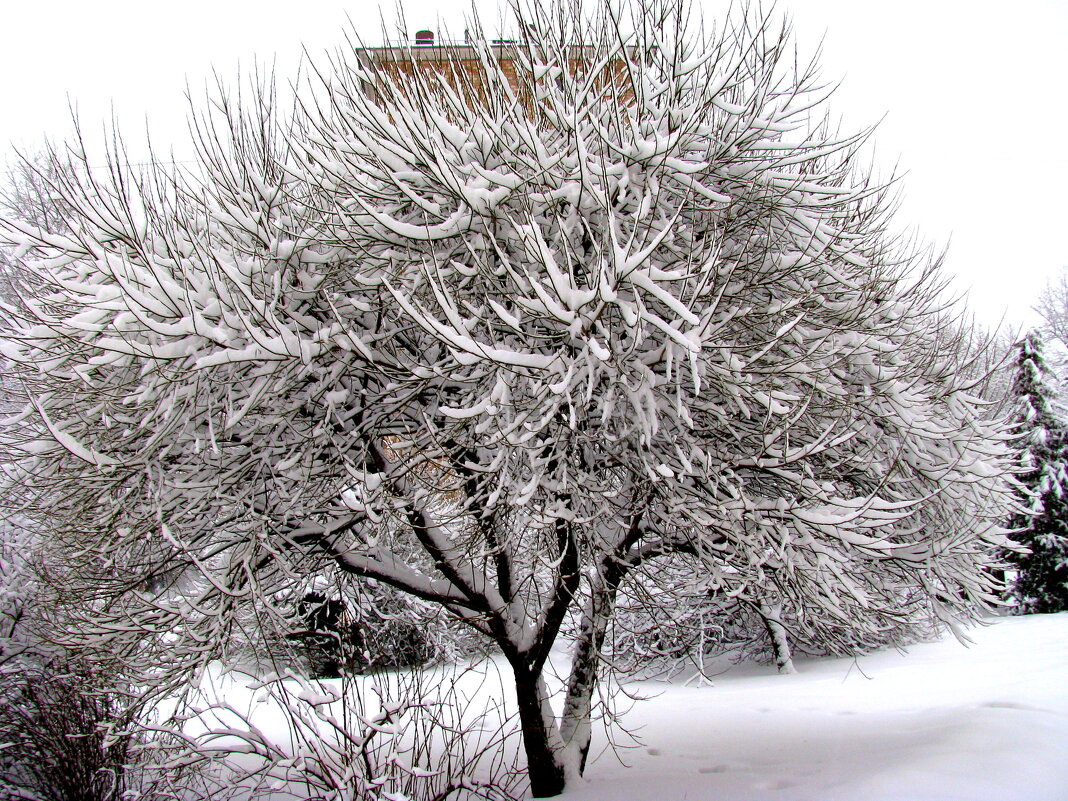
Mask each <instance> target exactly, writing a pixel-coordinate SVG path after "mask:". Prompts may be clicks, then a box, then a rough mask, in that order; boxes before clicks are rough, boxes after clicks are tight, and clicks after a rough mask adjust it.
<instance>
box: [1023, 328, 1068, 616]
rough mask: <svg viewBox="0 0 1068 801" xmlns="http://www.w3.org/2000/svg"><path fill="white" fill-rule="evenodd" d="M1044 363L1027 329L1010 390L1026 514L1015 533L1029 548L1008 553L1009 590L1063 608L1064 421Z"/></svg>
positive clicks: (1066, 574)
mask: <svg viewBox="0 0 1068 801" xmlns="http://www.w3.org/2000/svg"><path fill="white" fill-rule="evenodd" d="M1053 381H1054V379H1053V376H1052V375H1051V373H1050V370H1049V368H1048V367H1047V366H1046V360H1045V354H1044V347H1043V342H1042V337H1041V335H1040V334H1039V333H1038V332H1037V331H1031V332H1029V333H1028V334H1027V336H1025V337H1024V339H1023V341H1022V342H1021V343H1020V349H1019V358H1018V359H1017V364H1016V378H1015V381H1014V383H1013V391H1014V393H1015V394H1016V396H1017V398H1018V401H1019V410H1018V417H1019V426H1020V434H1021V436H1022V437H1023V442H1024V450H1023V457H1022V458H1023V469H1024V472H1023V474H1022V475H1021V476H1020V481H1021V483H1022V484H1023V485H1024V488H1025V490H1026V500H1025V503H1026V505H1027V507H1028V508H1029V512H1030V514H1027V515H1017V516H1016V517H1015V518H1014V520H1013V526H1014V527H1015V528H1019V529H1020V531H1019V532H1018V533H1017V534H1015V535H1014V536H1015V538H1016V539H1017V540H1018V541H1019V542H1020V543H1021V544H1023V545H1025V546H1026V547H1027V548H1028V549H1029V550H1030V553H1023V554H1013V561H1014V562H1015V565H1016V569H1017V575H1016V581H1015V585H1014V587H1013V591H1012V595H1013V598H1014V600H1015V602H1016V604H1017V605H1018V608H1019V610H1020V611H1022V612H1062V611H1064V610H1065V609H1068V497H1065V492H1066V491H1068V425H1066V424H1065V420H1064V409H1063V408H1062V407H1061V406H1060V404H1059V402H1058V397H1057V392H1056V390H1055V388H1054V383H1053Z"/></svg>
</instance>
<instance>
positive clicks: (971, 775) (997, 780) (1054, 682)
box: [565, 614, 1068, 801]
mask: <svg viewBox="0 0 1068 801" xmlns="http://www.w3.org/2000/svg"><path fill="white" fill-rule="evenodd" d="M970 636H971V637H972V639H974V641H975V642H974V644H973V645H972V646H971V647H969V648H964V647H963V646H961V645H960V644H959V643H958V642H956V641H955V640H953V639H952V638H950V639H948V640H946V641H943V642H938V643H930V644H924V645H917V646H914V647H913V648H911V649H910V651H909V653H908V654H905V655H901V654H898V653H896V652H889V653H880V654H876V655H873V656H869V657H865V658H863V659H859V660H856V661H855V662H854V661H852V660H842V659H824V660H811V661H804V660H801V661H799V662H798V664H797V667H798V670H799V673H798V674H797V675H794V676H779V675H775V674H774V673H772V672H771V671H770V670H768V669H765V668H759V667H753V666H738V667H736V668H734V669H733V670H731V671H729V672H728V673H726V674H724V675H721V676H719V677H717V678H716V679H715V681H714V685H713V686H712V687H703V688H697V687H683V686H678V685H672V686H665V685H664V684H660V683H656V682H647V683H643V684H641V685H639V686H638V687H637V688H633V687H632V688H631V689H638V690H639V691H640V692H642V693H644V694H646V695H653V694H657V693H659V695H658V696H657V697H655V698H652V699H650V700H647V701H643V702H639V703H637V704H636V705H635V706H634V708H633V709H632V710H631V711H630V712H629V713H628V714H627V716H626V723H627V725H628V726H639V727H641V731H640V737H641V739H642V746H641V747H640V748H635V749H632V750H628V751H625V752H622V753H621V755H620V756H621V757H622V759H624V760H625V761H626V762H627V763H628V764H629V765H630V767H629V768H624V767H623V766H622V765H620V763H619V760H618V759H617V758H615V757H614V756H613V754H612V753H611V752H608V753H603V754H601V755H600V757H599V758H598V759H597V760H596V761H595V762H594V763H593V764H592V765H591V767H590V768H589V769H588V770H587V775H586V778H585V780H584V781H583V783H582V784H581V785H579V786H575V787H573V788H571V789H569V790H568V792H567V793H566V795H565V798H566V799H568V801H622V800H624V799H625V800H626V801H654V799H655V801H704V800H705V799H707V801H713V800H715V801H763V799H777V800H781V801H805V800H806V799H812V801H816V799H818V800H819V801H834V800H835V799H842V801H861V800H862V801H955V800H959V801H965V800H967V801H1064V800H1065V799H1068V614H1061V615H1044V616H1042V615H1034V616H1030V617H1023V618H1009V619H1003V620H999V621H997V622H995V623H994V624H993V625H990V626H988V627H984V628H981V629H977V630H973V631H972V632H970ZM602 740H603V736H602Z"/></svg>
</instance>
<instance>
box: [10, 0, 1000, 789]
mask: <svg viewBox="0 0 1068 801" xmlns="http://www.w3.org/2000/svg"><path fill="white" fill-rule="evenodd" d="M629 11H632V12H633V19H632V20H630V21H629V22H628V23H627V24H626V25H623V24H617V23H621V19H620V16H619V15H620V13H621V12H619V11H618V10H613V9H611V8H609V7H608V6H607V5H605V6H603V7H601V8H600V9H599V10H596V11H595V12H594V13H593V15H592V16H590V17H580V16H578V11H577V10H576V9H575V8H574V7H573V6H572V5H569V4H566V3H558V4H552V5H550V6H548V7H546V8H541V7H530V8H525V9H523V10H521V11H520V12H519V16H518V20H517V26H518V30H522V31H524V32H526V33H524V37H523V38H522V39H521V40H520V41H519V43H517V44H515V45H514V46H506V47H501V46H497V47H495V46H492V45H490V44H488V43H486V42H485V41H483V40H482V39H481V38H480V35H479V34H478V28H477V26H475V27H474V30H475V35H474V43H473V44H472V45H470V47H469V48H468V49H463V48H461V49H459V50H456V51H448V52H449V53H450V56H449V57H450V59H452V60H451V61H446V62H444V63H440V64H439V65H438V66H437V67H434V68H431V67H430V66H429V65H431V64H432V63H433V62H428V61H427V60H426V59H421V58H420V57H419V56H418V55H417V54H416V53H413V52H412V51H409V50H407V49H404V48H387V49H384V50H372V49H361V50H359V51H358V52H357V53H356V54H353V53H351V52H349V53H342V54H340V55H338V56H336V57H335V58H334V59H332V60H331V61H330V62H329V63H327V64H324V65H321V66H320V67H319V68H318V69H317V70H313V73H312V74H313V75H314V77H315V80H316V81H318V83H317V84H316V85H314V86H311V87H305V89H306V91H305V92H303V93H302V95H301V96H302V98H303V103H302V104H298V107H297V108H296V109H295V110H293V111H292V112H291V113H288V114H284V113H282V112H281V111H279V110H278V109H277V106H276V104H275V103H274V102H273V98H272V96H271V94H270V92H269V90H266V89H262V87H261V88H260V90H259V94H257V95H255V97H256V99H255V100H254V101H253V102H252V103H251V104H250V105H249V106H247V107H240V106H239V105H236V103H235V101H234V100H233V99H232V98H231V97H230V96H229V95H226V94H225V93H224V94H223V96H222V97H220V98H219V99H218V101H217V102H216V104H215V105H214V106H213V107H212V108H211V109H210V110H208V111H204V112H202V113H200V114H199V115H198V116H196V117H195V118H194V130H195V132H196V134H197V139H198V144H199V148H200V158H199V163H198V165H197V166H196V167H195V168H193V169H190V170H180V169H177V168H171V167H169V166H167V165H165V164H162V163H160V164H156V163H153V164H152V165H149V166H146V167H144V168H143V171H142V172H134V171H132V169H131V168H129V167H127V166H124V164H123V163H122V161H121V159H118V158H115V157H113V158H112V160H111V161H112V167H111V170H110V172H109V173H108V174H106V175H104V174H101V173H100V172H99V171H94V170H92V169H90V168H89V166H88V165H89V163H90V162H89V161H88V160H86V157H85V156H84V155H81V149H80V148H75V150H74V151H73V152H74V156H73V158H74V160H75V162H76V164H75V166H77V167H79V169H70V170H63V171H59V172H58V177H57V178H56V179H55V186H54V190H55V193H56V194H57V195H58V196H61V197H62V198H63V199H64V202H63V204H62V206H61V207H62V209H63V210H64V214H65V215H66V219H67V225H66V226H65V227H64V229H63V230H64V231H66V232H67V233H65V234H62V235H60V234H57V233H54V232H52V231H49V230H47V229H46V228H42V227H40V226H34V225H32V224H29V223H26V222H23V221H19V220H5V221H3V223H0V231H2V232H3V233H2V236H3V238H4V239H5V241H7V242H9V243H11V244H12V245H17V246H18V247H20V248H21V251H20V252H21V253H22V263H23V265H24V268H25V270H26V271H27V276H28V279H27V281H26V283H25V285H24V286H23V288H22V300H21V302H20V304H19V305H18V307H17V309H16V310H13V311H11V312H9V313H8V316H9V317H10V318H11V322H10V324H9V325H8V326H7V330H6V336H5V340H6V341H5V342H4V344H3V353H4V354H5V356H6V358H7V359H8V361H9V364H10V365H11V369H12V370H13V371H15V373H16V375H17V380H18V386H19V391H20V392H21V393H22V398H23V402H24V404H25V409H26V411H25V412H24V413H23V415H22V416H16V417H14V418H13V419H14V420H16V421H17V424H14V423H13V424H11V425H8V426H6V427H4V428H3V432H4V433H3V438H4V443H5V447H8V448H10V449H11V452H12V453H18V454H20V457H21V459H20V461H19V472H18V474H17V477H16V482H15V483H16V484H17V485H18V487H19V489H18V492H19V497H20V498H22V499H24V505H25V507H26V509H27V510H28V511H29V513H31V514H34V515H36V516H37V518H38V520H39V521H40V523H41V525H42V526H43V527H45V528H46V529H47V530H49V531H50V532H51V533H50V536H51V537H52V538H53V539H54V541H55V543H56V545H55V547H56V551H55V552H56V553H57V554H58V553H61V552H64V550H63V549H67V551H69V554H70V556H69V560H68V566H67V567H65V570H68V571H69V572H70V578H69V580H70V581H71V582H73V583H74V584H75V585H76V588H77V589H80V590H82V591H84V592H85V593H86V594H88V595H89V596H90V597H91V598H92V600H93V603H87V604H84V605H83V606H82V607H81V608H80V609H79V610H78V613H79V614H80V616H81V617H82V621H81V623H80V626H79V628H78V629H77V630H78V631H79V632H83V633H84V637H85V639H87V640H93V639H94V638H95V639H96V641H97V642H107V643H108V644H109V647H111V648H113V649H120V650H121V649H127V650H128V652H129V654H131V655H133V654H139V655H140V654H142V653H143V652H144V651H146V650H147V651H148V652H149V653H150V654H153V655H155V654H157V653H158V654H159V655H160V656H159V657H158V659H157V661H156V662H155V663H154V675H153V676H151V677H146V681H147V680H148V679H149V678H151V679H152V680H153V681H154V682H156V683H157V686H158V683H159V682H160V681H162V680H161V679H160V678H159V676H160V675H161V674H163V673H166V674H167V675H169V676H171V677H174V676H181V675H186V674H188V672H189V671H191V670H194V669H197V668H198V667H200V668H202V667H203V666H204V665H205V664H207V662H208V661H209V660H210V659H212V658H213V657H214V656H217V655H218V654H219V653H220V652H221V651H223V650H225V647H226V642H227V639H228V637H229V636H230V634H231V633H232V632H233V630H234V629H235V628H239V627H241V626H246V625H253V624H252V623H250V621H252V620H254V621H255V624H254V625H255V626H258V627H262V628H267V629H270V628H272V627H274V628H277V629H279V630H280V631H284V627H285V619H286V610H285V608H284V607H285V605H286V604H287V603H291V600H289V599H292V598H293V597H294V593H296V592H299V591H300V589H301V588H302V587H303V586H304V585H305V583H306V582H307V581H308V580H309V579H310V578H311V577H316V576H322V575H337V574H341V575H343V576H346V577H347V579H346V580H348V581H353V582H355V581H357V580H364V579H373V580H377V581H379V582H382V583H385V584H388V585H389V586H391V587H393V588H396V589H398V590H400V591H402V592H404V593H407V594H408V595H410V596H414V597H416V598H419V599H421V600H422V601H424V602H428V603H433V604H438V605H440V606H441V607H442V608H444V609H445V610H447V611H448V612H449V613H450V614H451V615H453V616H454V617H455V618H457V619H459V620H461V621H463V623H465V624H467V625H469V626H471V627H473V628H475V629H477V630H478V631H479V632H482V633H483V634H484V635H487V636H488V637H490V638H491V639H492V641H493V642H494V643H495V644H496V646H497V647H499V648H500V650H501V652H502V653H503V655H504V657H505V658H506V660H507V661H508V663H509V664H510V666H511V668H512V671H513V673H514V679H515V683H516V689H517V695H518V699H519V707H520V719H521V725H522V729H523V733H524V741H525V748H526V753H527V758H528V763H529V770H530V777H531V781H532V789H533V791H534V793H535V794H536V795H550V794H554V793H556V792H559V791H560V790H561V789H562V787H563V785H564V782H565V773H566V766H567V764H570V765H571V766H572V767H577V766H580V764H581V757H582V754H584V753H585V752H586V750H587V749H588V747H589V733H590V727H589V725H588V723H589V720H588V719H589V715H590V714H591V711H592V707H593V701H592V699H593V697H594V689H595V686H596V682H597V678H598V660H599V659H600V658H601V656H602V650H603V648H602V646H603V645H604V642H605V638H606V636H607V632H608V630H609V626H610V622H611V616H612V612H613V609H614V606H615V603H616V599H617V595H618V593H620V592H626V591H627V590H626V588H627V587H628V586H631V585H633V586H635V587H636V586H638V585H640V583H641V581H642V580H643V577H645V576H648V575H650V574H652V573H654V572H655V571H656V570H657V569H658V568H657V567H656V566H657V565H663V564H665V563H670V564H671V566H672V568H673V569H678V570H683V571H685V573H687V574H688V575H690V576H691V577H694V576H696V577H698V578H699V579H700V580H701V581H704V582H705V583H706V586H707V587H709V588H710V591H713V592H716V593H720V594H722V596H723V597H727V598H733V599H739V603H741V602H742V601H744V602H746V603H749V604H751V605H755V608H758V609H759V608H761V604H765V603H766V609H767V610H769V613H768V615H767V616H766V619H768V620H771V621H772V622H774V623H776V624H777V625H780V627H781V628H789V626H800V627H801V628H802V630H803V631H804V633H805V634H806V635H810V636H811V637H812V638H815V639H820V638H823V639H826V640H828V641H832V642H835V643H838V642H846V641H848V642H859V643H864V642H869V641H878V642H885V641H886V639H887V637H886V632H887V631H888V629H890V628H893V627H894V626H897V627H903V628H907V627H909V626H911V625H920V624H924V623H926V622H929V621H936V622H938V624H939V625H940V624H941V621H943V620H949V619H952V618H954V617H959V618H962V619H964V620H967V619H969V618H972V617H974V616H975V615H976V614H977V610H978V609H979V608H981V607H982V606H983V604H986V603H989V602H991V601H992V600H994V598H995V596H996V594H997V586H996V582H995V580H994V579H993V578H992V575H991V572H990V568H991V567H992V566H993V565H995V564H996V552H997V551H998V549H1000V548H1002V547H1004V546H1006V545H1007V540H1005V538H1004V536H1003V534H1004V532H1003V530H1002V529H1001V528H1000V526H999V521H1001V520H1003V519H1004V518H1005V514H1006V510H1007V509H1008V508H1009V506H1010V505H1011V504H1012V502H1013V501H1012V482H1011V478H1010V474H1011V471H1012V469H1013V460H1012V458H1011V454H1010V443H1009V435H1008V432H1007V429H1006V428H1005V427H1004V425H1003V424H1002V423H1000V422H997V421H990V420H988V419H985V417H984V409H983V408H982V407H981V405H980V403H979V401H978V400H977V399H976V398H974V397H972V395H971V394H970V389H971V384H970V383H969V382H968V381H966V380H965V379H964V377H963V371H962V369H961V368H962V365H963V363H964V361H965V360H966V355H965V354H964V353H963V352H962V349H961V348H960V346H959V343H960V332H961V328H960V326H959V324H958V323H957V322H955V321H954V320H953V319H952V318H951V317H950V315H949V313H948V312H947V310H946V308H944V307H943V306H942V304H941V301H940V300H939V295H938V292H939V283H938V280H939V279H938V274H937V265H936V264H932V263H931V262H930V260H929V258H928V257H927V256H926V255H925V254H923V253H916V252H913V251H910V250H908V249H907V248H905V247H904V245H902V244H901V243H898V242H896V241H894V240H893V239H892V238H890V237H888V235H887V233H886V231H887V215H888V213H889V210H890V207H891V204H890V201H889V199H888V196H887V190H886V189H885V188H884V187H882V186H879V185H877V184H874V183H872V182H870V181H869V179H868V178H866V177H865V176H864V175H863V174H860V173H858V172H857V171H856V170H855V168H854V166H853V158H854V156H855V155H856V153H857V151H858V148H859V147H860V144H861V142H862V140H863V138H864V137H863V136H853V137H849V136H845V137H843V136H837V135H833V134H832V133H830V132H829V131H828V129H827V128H825V127H819V128H816V129H812V128H811V126H810V125H809V120H810V119H812V114H813V111H814V110H818V109H819V108H820V107H821V104H822V102H823V100H824V99H825V94H826V93H825V92H824V91H823V90H822V89H821V88H820V84H819V83H818V81H817V79H816V77H815V73H814V68H813V67H811V66H808V67H803V68H798V67H797V66H796V65H794V63H793V61H792V50H791V49H790V46H789V37H788V35H787V32H785V31H782V30H780V29H777V28H775V27H774V26H773V25H771V24H770V22H769V21H768V20H767V19H762V18H759V17H758V16H757V15H755V14H749V15H748V16H745V15H744V14H743V16H744V19H739V20H736V22H737V23H739V24H737V25H728V26H726V27H724V28H723V29H722V31H721V32H719V33H714V34H712V35H707V34H704V33H701V32H698V31H697V30H692V29H688V28H687V23H686V19H687V15H686V10H685V9H684V8H683V9H680V8H677V7H675V6H674V5H673V4H671V3H667V2H661V0H644V2H642V1H639V2H635V3H634V4H633V6H632V7H630V8H629ZM743 23H744V24H743ZM628 26H629V28H628ZM628 29H632V32H631V33H629V34H624V31H626V30H628ZM576 41H577V42H580V43H581V44H580V45H576V44H575V42H576ZM461 58H465V59H466V60H465V61H463V62H462V63H463V65H464V66H463V68H462V69H461V68H460V66H457V65H459V64H461ZM502 59H503V60H504V61H505V62H506V63H510V65H511V66H513V67H514V68H515V69H514V73H515V76H514V77H513V76H512V74H511V73H512V71H510V70H509V71H507V72H506V71H505V70H504V69H502V66H501V61H502ZM26 454H29V455H30V457H31V458H26ZM649 597H652V596H649ZM664 597H666V598H670V597H671V594H670V593H667V594H665V595H664ZM576 615H577V616H578V618H579V621H580V622H579V624H578V629H577V631H578V635H577V645H576V650H575V653H574V664H573V666H572V669H571V671H570V678H571V681H570V686H569V687H568V690H567V693H568V695H567V699H566V702H565V711H564V715H563V718H562V719H559V718H553V717H552V716H551V715H550V714H548V712H547V710H548V709H549V707H548V705H547V704H546V697H545V693H546V691H545V682H544V676H543V670H544V668H545V664H546V660H547V659H548V655H549V652H550V649H551V648H552V647H553V645H554V643H555V642H556V641H557V639H558V637H559V636H560V633H561V632H562V631H564V630H566V628H567V624H568V620H569V619H570V618H572V617H573V616H576ZM895 630H897V629H895ZM776 632H777V634H778V635H781V634H782V633H783V632H782V631H781V630H778V629H777V630H776ZM179 645H180V646H182V647H178V646H179ZM164 653H166V654H167V656H163V654H164ZM139 658H141V657H140V656H139ZM565 763H566V764H565Z"/></svg>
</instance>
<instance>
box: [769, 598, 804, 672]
mask: <svg viewBox="0 0 1068 801" xmlns="http://www.w3.org/2000/svg"><path fill="white" fill-rule="evenodd" d="M781 614H782V607H781V606H779V605H778V604H776V605H774V606H772V605H771V604H767V603H761V604H760V617H761V618H763V620H764V627H765V628H766V629H767V630H768V639H770V640H771V651H772V653H773V654H774V656H775V667H777V668H778V669H779V672H780V673H796V672H797V669H796V668H795V667H794V660H793V654H792V653H791V651H790V640H789V638H788V637H787V636H786V626H784V625H783V624H782V619H781V618H780V615H781Z"/></svg>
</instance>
